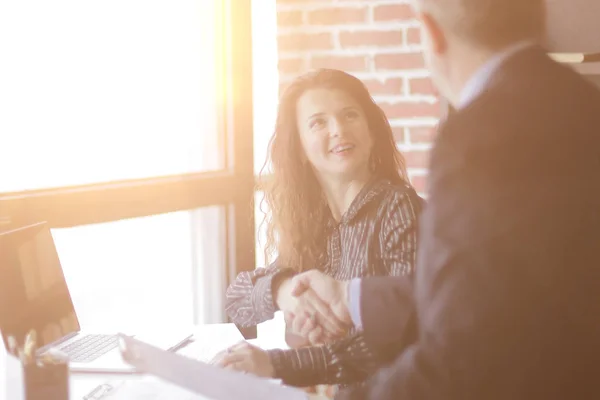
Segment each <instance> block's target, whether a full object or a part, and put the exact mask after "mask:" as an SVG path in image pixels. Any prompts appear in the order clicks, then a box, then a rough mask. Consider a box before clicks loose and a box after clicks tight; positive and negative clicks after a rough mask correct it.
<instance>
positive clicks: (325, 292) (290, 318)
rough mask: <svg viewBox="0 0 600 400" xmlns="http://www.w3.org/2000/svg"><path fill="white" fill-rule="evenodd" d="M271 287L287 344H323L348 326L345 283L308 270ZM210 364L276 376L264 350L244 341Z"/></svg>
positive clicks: (346, 286) (258, 374)
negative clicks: (282, 314)
mask: <svg viewBox="0 0 600 400" xmlns="http://www.w3.org/2000/svg"><path fill="white" fill-rule="evenodd" d="M273 290H274V292H273V296H274V297H275V299H276V300H275V301H276V303H277V306H278V307H279V309H280V310H282V311H283V313H284V316H285V320H286V326H287V328H286V341H287V343H288V345H289V346H290V347H294V348H298V347H304V346H308V345H319V344H323V343H327V342H330V341H332V340H335V339H337V338H340V337H343V336H345V335H346V334H347V332H348V330H349V329H350V328H351V327H352V320H351V318H350V313H349V311H348V282H341V281H337V280H335V279H333V278H331V277H329V276H327V275H325V274H323V273H322V272H320V271H317V270H311V271H307V272H304V273H301V274H299V275H296V276H294V277H291V278H287V279H285V280H283V281H281V282H280V283H279V284H276V283H275V284H274V287H273ZM211 364H214V365H217V366H220V367H223V368H227V369H232V370H237V371H241V372H244V373H252V374H254V375H256V376H260V377H263V378H276V373H275V369H274V365H273V363H272V360H271V358H270V357H269V354H268V352H267V351H265V350H262V349H260V348H258V347H257V346H254V345H251V344H249V343H248V342H246V341H242V342H240V343H238V344H236V345H234V346H232V347H230V348H228V349H225V350H223V351H222V352H220V353H219V354H217V355H216V356H215V358H214V359H213V360H212V361H211ZM312 398H313V397H311V399H312ZM314 398H318V397H314Z"/></svg>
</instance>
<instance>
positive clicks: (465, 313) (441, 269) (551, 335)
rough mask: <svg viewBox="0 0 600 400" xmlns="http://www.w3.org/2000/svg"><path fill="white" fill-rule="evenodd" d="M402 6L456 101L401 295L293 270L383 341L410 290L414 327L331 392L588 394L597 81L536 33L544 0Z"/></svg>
mask: <svg viewBox="0 0 600 400" xmlns="http://www.w3.org/2000/svg"><path fill="white" fill-rule="evenodd" d="M415 6H416V7H415V10H416V15H417V18H418V19H419V20H420V22H421V26H422V33H423V41H424V51H425V57H426V61H427V64H428V66H429V68H430V70H431V74H432V78H433V80H434V82H435V84H436V85H437V87H438V89H439V91H440V93H441V94H442V95H443V96H445V97H446V98H447V99H449V100H450V101H451V103H452V104H453V106H454V107H455V108H456V109H457V112H456V113H453V114H452V115H450V116H449V117H448V119H447V120H446V121H445V122H444V123H443V124H442V125H441V126H440V131H439V135H438V138H437V140H436V143H435V146H434V148H433V150H432V155H431V165H430V174H429V198H428V204H427V207H426V208H425V212H424V214H423V216H422V223H421V234H420V240H421V241H420V250H419V255H418V266H417V272H416V281H415V284H414V296H412V295H411V294H410V291H411V290H412V289H411V285H410V284H409V283H407V282H406V281H404V280H402V279H394V278H383V279H382V278H371V279H363V280H361V281H353V282H351V283H350V284H349V285H348V284H347V283H343V282H335V281H333V280H331V279H330V278H327V277H325V276H323V275H322V274H319V273H318V272H312V271H311V272H308V273H306V274H304V275H300V276H298V277H296V278H295V279H296V284H297V285H298V287H297V291H298V292H301V291H302V290H303V288H306V287H311V288H312V289H313V290H315V291H316V292H317V293H318V294H319V295H320V296H321V297H322V298H323V299H324V300H327V301H328V302H329V303H330V305H331V309H332V310H333V311H334V312H335V313H336V314H337V315H338V316H339V317H340V318H344V319H346V320H349V319H350V316H352V320H353V321H354V322H355V324H357V325H359V326H362V328H363V329H364V332H365V336H366V337H367V339H368V340H369V345H372V346H374V347H377V346H379V345H380V344H381V342H382V341H383V342H385V341H393V340H395V339H394V338H395V336H396V335H397V334H398V332H399V331H398V329H397V328H398V327H397V326H396V322H395V315H396V313H397V312H398V310H399V309H401V308H402V309H405V307H407V306H410V303H411V299H413V300H412V301H414V310H415V311H414V312H415V321H416V325H417V327H418V334H417V339H416V341H415V342H414V343H413V344H411V345H409V346H408V347H407V348H406V349H405V350H404V351H403V352H402V353H401V354H400V355H399V356H398V357H397V358H396V359H395V360H394V361H393V363H391V364H390V365H389V367H386V368H384V369H382V370H380V371H379V372H378V373H377V374H376V375H375V376H374V377H372V379H370V381H369V382H368V384H366V385H365V386H364V387H363V388H361V389H357V390H354V391H351V392H341V393H339V394H338V398H339V399H411V400H412V399H429V400H432V399H457V400H458V399H460V400H469V399H477V400H482V399H484V400H492V399H511V400H520V399H523V400H525V399H527V400H535V399H544V400H550V399H557V400H558V399H561V400H563V399H588V398H590V399H591V398H600V389H597V387H598V386H597V384H596V381H597V379H598V378H597V372H596V371H597V370H598V365H600V93H599V92H598V90H597V89H596V88H594V87H593V86H592V85H590V84H589V83H587V81H586V80H585V79H584V78H583V77H581V76H579V75H578V74H576V73H575V72H573V71H571V70H570V69H568V68H567V67H565V66H562V65H559V64H557V63H555V62H553V61H551V60H550V58H548V57H547V55H546V54H545V52H544V50H543V49H542V48H540V47H539V46H537V45H536V44H535V43H536V42H537V41H538V39H539V38H540V37H541V36H542V32H543V28H544V20H545V17H544V2H543V0H415ZM574 29H575V27H574ZM346 296H347V297H346ZM400 323H403V322H400Z"/></svg>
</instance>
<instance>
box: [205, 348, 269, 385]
mask: <svg viewBox="0 0 600 400" xmlns="http://www.w3.org/2000/svg"><path fill="white" fill-rule="evenodd" d="M210 363H211V364H214V365H217V366H219V367H223V368H226V369H231V370H235V371H240V372H248V373H251V374H254V375H257V376H260V377H262V378H274V377H275V370H274V369H273V364H271V358H270V357H269V354H268V353H267V352H266V351H265V350H262V349H261V348H259V347H256V346H253V345H251V344H250V343H248V342H245V341H244V342H240V343H238V344H236V345H234V346H231V347H229V348H228V349H226V350H223V351H222V352H220V353H219V354H217V355H216V356H215V358H213V360H212V361H211V362H210Z"/></svg>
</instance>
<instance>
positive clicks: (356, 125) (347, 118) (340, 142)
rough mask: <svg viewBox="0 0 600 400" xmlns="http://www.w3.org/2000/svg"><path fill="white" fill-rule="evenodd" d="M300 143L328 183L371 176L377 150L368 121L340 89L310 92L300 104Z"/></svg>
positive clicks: (355, 104)
mask: <svg viewBox="0 0 600 400" xmlns="http://www.w3.org/2000/svg"><path fill="white" fill-rule="evenodd" d="M296 117H297V118H296V119H297V124H298V133H299V135H300V142H301V143H302V147H303V149H304V153H305V155H306V158H307V159H308V161H309V162H310V163H311V165H312V166H313V168H314V170H315V171H316V173H317V174H318V175H319V176H320V177H321V178H324V179H327V180H331V179H334V180H340V181H341V180H343V181H347V180H351V179H360V178H361V177H366V176H368V174H369V158H370V155H371V149H372V147H373V140H372V138H371V132H370V131H369V127H368V124H367V119H366V117H365V114H364V112H363V110H362V109H361V107H360V106H359V105H358V103H357V102H356V101H355V100H354V99H353V98H352V97H351V96H348V95H347V94H346V93H345V92H343V91H341V90H338V89H325V88H319V89H310V90H307V91H306V92H304V93H303V94H302V96H300V98H299V99H298V102H297V104H296Z"/></svg>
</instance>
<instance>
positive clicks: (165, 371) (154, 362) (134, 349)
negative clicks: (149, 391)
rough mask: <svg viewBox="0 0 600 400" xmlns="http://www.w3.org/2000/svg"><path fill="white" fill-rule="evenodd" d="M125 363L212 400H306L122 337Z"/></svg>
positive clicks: (286, 390) (267, 383)
mask: <svg viewBox="0 0 600 400" xmlns="http://www.w3.org/2000/svg"><path fill="white" fill-rule="evenodd" d="M121 341H122V347H123V346H124V348H125V349H126V350H125V352H124V359H125V360H126V361H127V362H129V363H131V364H132V365H134V366H135V367H136V368H138V369H139V370H141V371H144V372H146V373H149V374H152V375H154V376H156V377H158V378H160V379H163V380H165V381H168V382H170V383H173V384H175V385H177V386H179V387H182V388H187V389H188V390H189V391H190V392H193V393H196V394H200V395H202V396H205V397H206V398H209V399H211V400H238V399H246V400H306V399H307V394H306V392H304V391H302V390H300V389H296V388H292V387H287V386H282V385H279V384H276V383H273V382H271V381H269V380H266V379H262V378H258V377H256V376H253V375H250V374H243V373H240V372H235V371H229V370H225V369H222V368H218V367H215V366H212V365H209V364H206V363H203V362H200V361H195V360H192V359H190V358H187V357H182V356H181V355H178V354H173V353H169V352H165V351H162V350H160V349H158V348H155V347H153V346H150V345H148V344H146V343H143V342H140V341H138V340H135V339H132V338H130V337H126V336H122V337H121Z"/></svg>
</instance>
